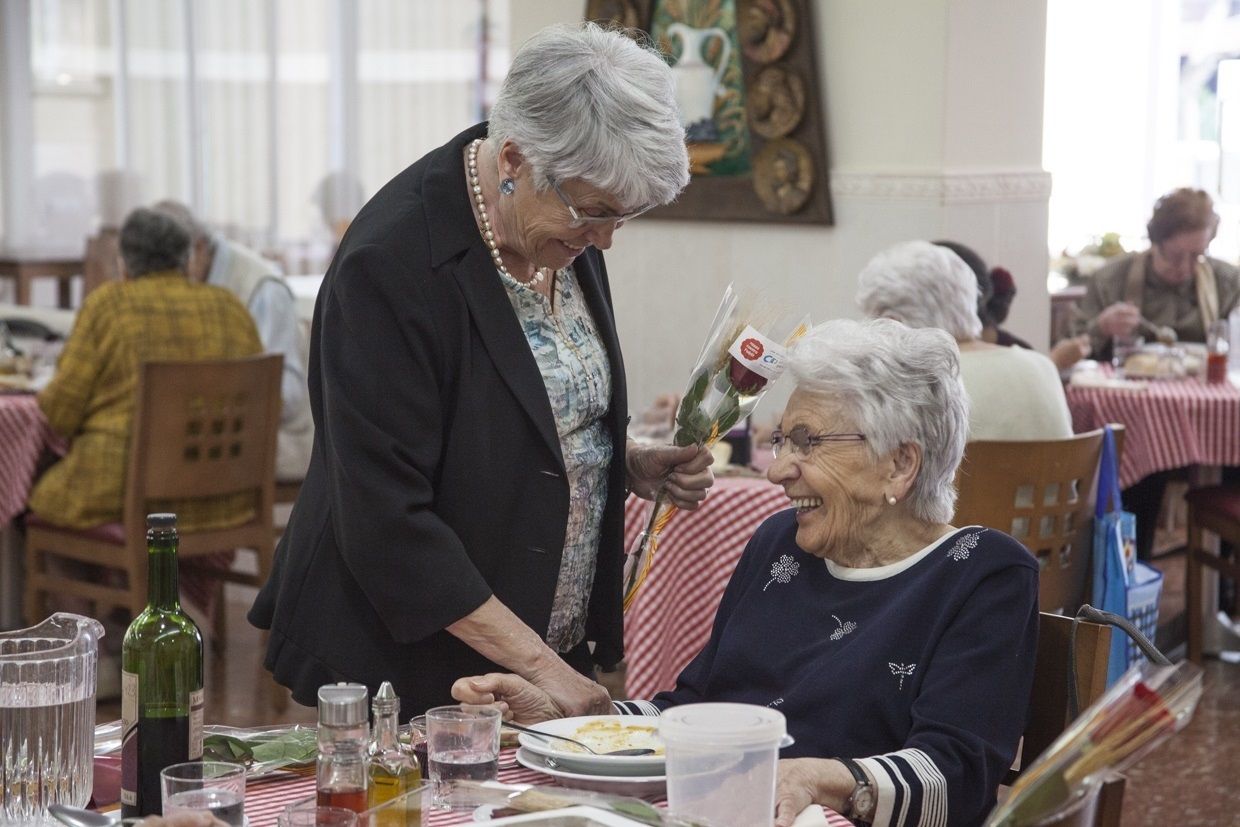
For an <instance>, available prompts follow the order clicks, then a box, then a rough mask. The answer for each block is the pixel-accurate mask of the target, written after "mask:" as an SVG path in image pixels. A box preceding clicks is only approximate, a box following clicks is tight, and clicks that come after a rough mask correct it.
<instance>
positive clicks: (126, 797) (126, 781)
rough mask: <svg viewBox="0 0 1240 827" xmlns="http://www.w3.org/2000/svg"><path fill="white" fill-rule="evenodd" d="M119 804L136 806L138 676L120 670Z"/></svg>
mask: <svg viewBox="0 0 1240 827" xmlns="http://www.w3.org/2000/svg"><path fill="white" fill-rule="evenodd" d="M121 804H123V805H127V806H129V807H136V806H138V676H137V675H136V674H135V673H133V672H124V671H122V672H121Z"/></svg>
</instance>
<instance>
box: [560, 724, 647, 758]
mask: <svg viewBox="0 0 1240 827" xmlns="http://www.w3.org/2000/svg"><path fill="white" fill-rule="evenodd" d="M569 737H570V738H574V739H576V740H578V741H580V742H581V743H583V744H585V745H586V746H588V747H590V749H592V750H594V751H595V752H600V753H601V752H612V751H614V750H618V749H652V750H654V754H655V755H662V754H663V741H662V740H661V739H660V738H659V728H658V727H657V726H647V725H645V724H632V723H626V722H625V721H624V720H623V719H622V718H619V717H613V718H611V719H610V720H603V719H600V720H597V721H590V722H589V723H585V724H582V725H581V726H579V727H577V729H575V730H573V732H572V733H571V734H570V735H569ZM556 748H557V749H562V750H564V751H565V752H585V750H583V749H581V748H580V747H578V746H577V745H576V744H570V743H568V742H567V741H557V742H556Z"/></svg>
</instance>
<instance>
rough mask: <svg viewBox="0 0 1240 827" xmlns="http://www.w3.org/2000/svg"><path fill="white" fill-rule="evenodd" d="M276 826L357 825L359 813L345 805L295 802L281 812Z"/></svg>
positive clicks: (342, 826)
mask: <svg viewBox="0 0 1240 827" xmlns="http://www.w3.org/2000/svg"><path fill="white" fill-rule="evenodd" d="M276 827H357V813H355V812H353V811H352V810H346V809H344V808H343V807H319V806H315V805H314V804H313V803H311V804H308V805H304V806H301V805H295V804H293V805H289V806H288V807H285V808H284V812H282V813H280V817H279V818H278V819H276Z"/></svg>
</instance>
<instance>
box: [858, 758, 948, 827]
mask: <svg viewBox="0 0 1240 827" xmlns="http://www.w3.org/2000/svg"><path fill="white" fill-rule="evenodd" d="M857 763H859V764H861V765H862V766H863V767H865V768H866V770H868V771H869V773H870V776H871V777H872V778H873V779H874V783H875V786H876V788H877V789H876V792H877V798H878V807H877V809H876V810H875V811H874V821H873V822H872V824H873V827H914V825H915V826H916V827H946V825H947V779H945V778H944V777H943V773H942V772H941V771H940V770H939V768H938V767H937V766H936V765H935V763H934V762H933V761H931V760H930V756H928V755H926V753H924V752H922V751H921V750H919V749H903V750H900V751H898V752H890V753H887V754H886V755H874V756H871V757H869V758H861V759H858V761H857Z"/></svg>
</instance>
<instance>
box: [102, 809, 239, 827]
mask: <svg viewBox="0 0 1240 827" xmlns="http://www.w3.org/2000/svg"><path fill="white" fill-rule="evenodd" d="M107 815H108V816H109V817H110V818H111V819H112V823H113V824H120V823H121V811H120V810H113V811H112V812H110V813H108V814H107ZM242 818H243V819H245V821H244V824H245V827H250V817H249V816H242Z"/></svg>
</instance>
